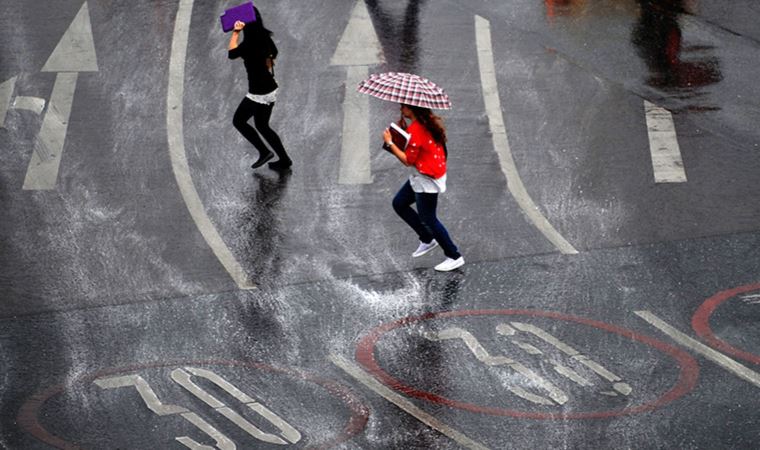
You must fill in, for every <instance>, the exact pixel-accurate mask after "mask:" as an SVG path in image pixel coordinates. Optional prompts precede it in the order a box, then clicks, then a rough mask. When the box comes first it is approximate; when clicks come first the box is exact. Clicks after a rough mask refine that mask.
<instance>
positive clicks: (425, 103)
mask: <svg viewBox="0 0 760 450" xmlns="http://www.w3.org/2000/svg"><path fill="white" fill-rule="evenodd" d="M358 91H359V92H361V93H362V94H369V95H371V96H373V97H377V98H379V99H381V100H387V101H389V102H396V103H403V104H405V105H412V106H419V107H421V108H430V109H451V101H450V100H449V96H448V95H447V94H446V93H445V92H444V91H443V89H441V88H440V87H438V85H436V84H435V83H433V82H432V81H430V80H428V79H427V78H422V77H421V76H419V75H414V74H411V73H402V72H386V73H379V74H372V75H370V77H369V79H366V80H364V81H362V82H361V83H359V88H358Z"/></svg>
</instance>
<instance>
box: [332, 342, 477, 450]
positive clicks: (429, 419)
mask: <svg viewBox="0 0 760 450" xmlns="http://www.w3.org/2000/svg"><path fill="white" fill-rule="evenodd" d="M330 361H332V362H333V364H335V365H336V366H338V367H340V368H341V369H343V370H344V371H345V372H346V373H347V374H349V375H351V376H352V377H353V378H354V379H356V381H358V382H360V383H362V384H363V385H365V386H366V387H368V388H369V389H371V390H373V391H374V392H375V393H376V394H378V395H379V396H381V397H383V398H384V399H386V400H388V401H389V402H391V403H393V404H394V405H396V406H398V407H399V408H401V409H402V410H404V411H405V412H407V413H408V414H410V415H411V416H413V417H414V418H415V419H417V420H419V421H420V422H422V423H424V424H425V425H427V426H429V427H430V428H432V429H434V430H436V431H438V432H439V433H441V434H443V435H445V436H447V437H449V438H450V439H452V440H454V441H455V442H456V443H458V444H459V445H461V446H462V447H464V448H468V449H477V450H485V449H487V448H488V447H486V446H484V445H483V444H480V443H478V442H475V441H473V440H472V439H470V438H468V437H467V436H465V435H464V434H462V433H460V432H459V431H457V430H455V429H453V428H451V427H449V426H448V425H446V424H445V423H443V422H441V421H440V420H438V419H436V418H435V417H433V416H431V415H430V414H428V413H426V412H425V411H423V410H422V409H420V408H418V407H417V406H415V405H414V403H412V402H410V401H409V400H407V399H406V398H404V397H402V396H401V395H400V394H398V393H396V392H394V391H392V390H391V389H389V388H388V387H386V386H384V385H383V384H381V383H380V382H378V381H377V380H375V379H374V378H373V377H371V376H370V375H368V374H367V373H366V372H364V371H363V370H362V369H360V368H359V367H357V366H356V365H355V364H352V363H351V362H349V361H348V360H346V359H345V358H343V357H341V356H338V355H334V354H331V355H330Z"/></svg>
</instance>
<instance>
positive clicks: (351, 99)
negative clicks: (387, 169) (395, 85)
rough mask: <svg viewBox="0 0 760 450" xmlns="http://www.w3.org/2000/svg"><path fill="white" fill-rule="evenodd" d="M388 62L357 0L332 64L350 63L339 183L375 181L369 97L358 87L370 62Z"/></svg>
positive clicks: (367, 13) (367, 12) (364, 10)
mask: <svg viewBox="0 0 760 450" xmlns="http://www.w3.org/2000/svg"><path fill="white" fill-rule="evenodd" d="M383 62H385V58H384V56H383V51H382V48H381V47H380V41H379V40H378V38H377V33H376V32H375V28H374V26H373V25H372V20H371V19H370V17H369V11H367V6H366V5H365V4H364V1H363V0H359V1H357V2H356V6H354V9H353V11H352V12H351V18H350V19H349V21H348V25H346V30H345V31H344V32H343V36H342V37H341V38H340V42H339V43H338V47H337V48H336V49H335V53H334V54H333V57H332V59H331V60H330V65H333V66H346V95H345V98H344V100H343V143H342V146H341V153H340V168H339V172H338V183H340V184H369V183H372V172H371V169H370V153H369V98H368V97H367V96H366V95H362V94H359V93H358V92H357V91H356V87H357V86H358V85H359V83H360V82H361V81H362V80H364V79H365V78H367V76H368V75H369V66H373V65H377V64H382V63H383Z"/></svg>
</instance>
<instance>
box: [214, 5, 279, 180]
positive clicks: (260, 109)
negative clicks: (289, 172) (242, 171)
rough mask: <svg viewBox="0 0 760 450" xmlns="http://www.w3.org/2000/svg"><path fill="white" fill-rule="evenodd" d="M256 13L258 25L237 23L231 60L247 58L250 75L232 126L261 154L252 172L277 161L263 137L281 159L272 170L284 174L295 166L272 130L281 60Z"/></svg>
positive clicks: (230, 46)
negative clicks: (276, 72)
mask: <svg viewBox="0 0 760 450" xmlns="http://www.w3.org/2000/svg"><path fill="white" fill-rule="evenodd" d="M255 12H256V21H254V22H252V23H250V24H248V25H246V24H245V23H243V22H240V21H238V22H236V23H235V27H234V29H233V30H232V37H231V38H230V45H229V58H230V59H236V58H243V63H244V64H245V70H246V72H247V73H248V94H246V96H245V97H244V98H243V101H241V102H240V106H238V108H237V110H236V111H235V115H234V116H233V118H232V124H233V125H234V126H235V128H237V130H238V131H239V132H240V134H242V135H243V136H244V137H245V138H246V139H248V141H249V142H250V143H251V144H253V146H254V147H256V149H258V151H259V159H258V160H257V161H256V162H255V163H253V165H252V166H251V168H253V169H256V168H258V167H261V166H263V165H264V164H266V163H267V162H268V161H269V160H270V159H272V158H273V157H274V154H273V153H272V152H271V151H270V150H269V149H268V148H267V146H266V145H265V144H264V142H263V141H262V140H261V137H260V136H259V133H260V134H261V136H263V137H264V139H266V141H267V142H268V143H269V145H270V146H271V147H272V150H274V152H275V153H277V156H278V157H279V160H278V161H277V162H272V163H269V167H270V168H272V169H275V170H284V169H287V168H289V167H290V166H291V165H292V164H293V162H292V161H291V159H290V157H289V156H288V154H287V152H285V147H283V145H282V141H281V140H280V137H279V136H278V135H277V133H275V132H274V130H273V129H272V128H271V127H270V126H269V118H270V117H271V116H272V108H274V103H275V101H276V100H277V82H276V81H275V80H274V59H275V58H276V57H277V47H276V46H275V45H274V42H273V41H272V32H271V31H269V30H267V29H266V28H264V23H263V22H262V20H261V14H260V13H259V10H258V8H256V9H255ZM243 29H245V39H244V40H243V42H242V43H240V44H238V39H239V37H240V31H241V30H243ZM251 117H253V123H254V125H256V128H255V129H254V127H252V126H251V125H249V124H248V120H249V119H250V118H251ZM257 130H258V132H257Z"/></svg>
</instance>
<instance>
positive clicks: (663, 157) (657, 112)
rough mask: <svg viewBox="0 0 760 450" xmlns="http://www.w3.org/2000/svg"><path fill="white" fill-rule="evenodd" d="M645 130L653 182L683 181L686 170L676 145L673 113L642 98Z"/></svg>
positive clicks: (684, 180)
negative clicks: (650, 156) (645, 121)
mask: <svg viewBox="0 0 760 450" xmlns="http://www.w3.org/2000/svg"><path fill="white" fill-rule="evenodd" d="M644 111H645V112H646V119H647V131H648V133H649V151H650V152H651V154H652V169H653V171H654V182H655V183H685V182H686V171H685V170H684V167H683V160H682V159H681V149H680V148H679V146H678V137H677V136H676V127H675V124H674V123H673V115H672V114H671V113H670V111H668V110H667V109H664V108H661V107H659V106H657V105H655V104H653V103H649V102H648V101H646V100H644Z"/></svg>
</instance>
